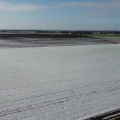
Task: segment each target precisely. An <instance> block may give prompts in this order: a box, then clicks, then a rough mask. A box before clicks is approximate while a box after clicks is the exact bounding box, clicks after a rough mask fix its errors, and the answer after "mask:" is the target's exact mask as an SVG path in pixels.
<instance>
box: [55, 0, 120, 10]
mask: <svg viewBox="0 0 120 120" xmlns="http://www.w3.org/2000/svg"><path fill="white" fill-rule="evenodd" d="M57 5H58V6H62V7H81V8H99V9H120V0H109V1H108V0H106V1H104V2H98V1H97V2H96V1H95V2H90V1H80V2H59V3H57Z"/></svg>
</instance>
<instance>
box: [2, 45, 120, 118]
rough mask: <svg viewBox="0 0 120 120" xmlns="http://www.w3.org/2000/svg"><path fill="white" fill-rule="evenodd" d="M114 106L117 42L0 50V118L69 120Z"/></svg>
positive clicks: (118, 80)
mask: <svg viewBox="0 0 120 120" xmlns="http://www.w3.org/2000/svg"><path fill="white" fill-rule="evenodd" d="M116 108H120V45H84V46H61V47H60V46H59V47H40V48H39V47H38V48H13V49H0V120H75V119H83V118H85V117H87V116H92V115H96V114H99V113H102V112H103V111H106V112H107V111H109V110H112V109H116Z"/></svg>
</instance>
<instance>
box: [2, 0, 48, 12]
mask: <svg viewBox="0 0 120 120" xmlns="http://www.w3.org/2000/svg"><path fill="white" fill-rule="evenodd" d="M47 8H48V7H46V6H40V5H33V4H14V3H9V2H3V1H0V11H14V12H18V11H20V12H29V11H35V10H42V9H47Z"/></svg>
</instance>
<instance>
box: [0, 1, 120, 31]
mask: <svg viewBox="0 0 120 120" xmlns="http://www.w3.org/2000/svg"><path fill="white" fill-rule="evenodd" d="M0 29H37V30H120V0H0Z"/></svg>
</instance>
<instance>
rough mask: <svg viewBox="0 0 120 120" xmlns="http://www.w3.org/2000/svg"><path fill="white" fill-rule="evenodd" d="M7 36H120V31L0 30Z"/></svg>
mask: <svg viewBox="0 0 120 120" xmlns="http://www.w3.org/2000/svg"><path fill="white" fill-rule="evenodd" d="M0 33H1V34H2V33H4V34H5V33H6V34H10V33H13V34H74V35H77V34H81V35H82V34H120V31H81V30H80V31H79V30H78V31H70V30H0Z"/></svg>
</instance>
